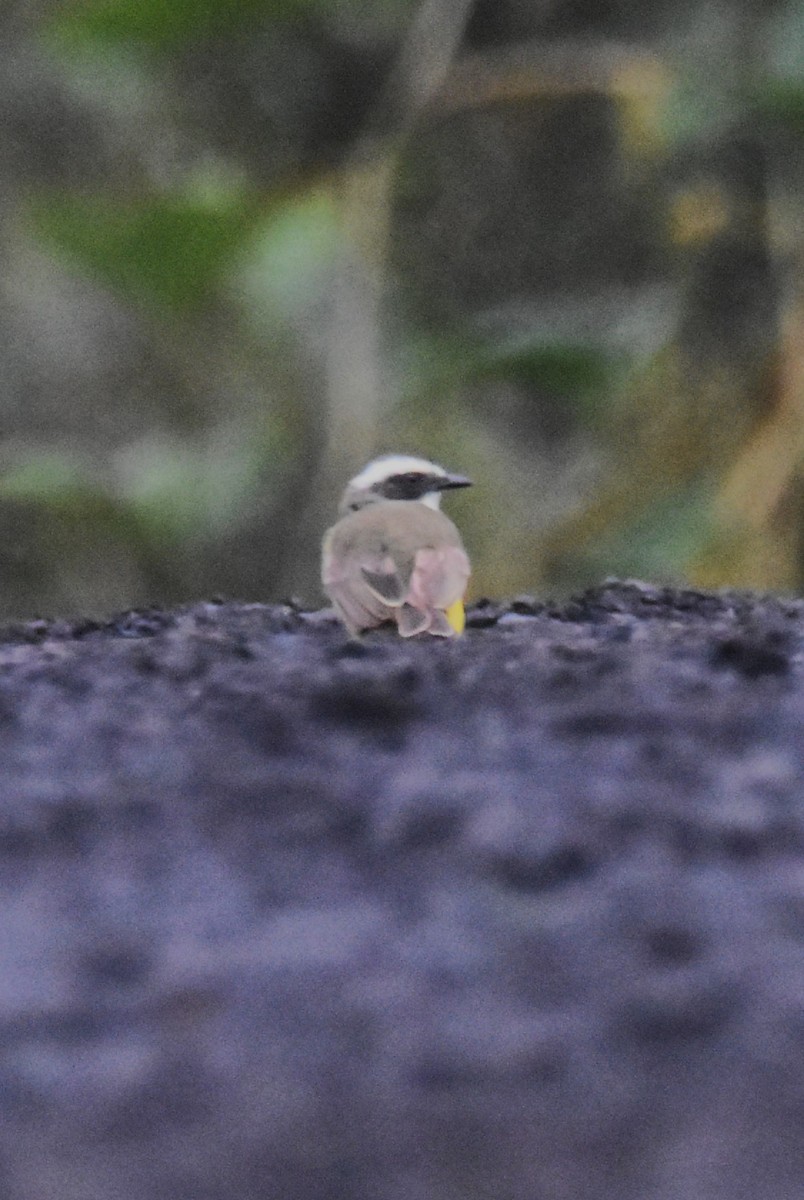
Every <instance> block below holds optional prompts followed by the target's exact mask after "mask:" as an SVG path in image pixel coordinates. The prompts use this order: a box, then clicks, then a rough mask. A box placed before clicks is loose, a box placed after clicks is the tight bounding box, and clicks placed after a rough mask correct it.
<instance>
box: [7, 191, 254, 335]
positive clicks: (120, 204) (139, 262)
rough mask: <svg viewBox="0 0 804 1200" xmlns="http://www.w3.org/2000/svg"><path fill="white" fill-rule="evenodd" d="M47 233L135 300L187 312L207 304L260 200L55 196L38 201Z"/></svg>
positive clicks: (40, 224)
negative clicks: (213, 200) (130, 198)
mask: <svg viewBox="0 0 804 1200" xmlns="http://www.w3.org/2000/svg"><path fill="white" fill-rule="evenodd" d="M30 212H31V216H32V219H33V222H34V226H35V228H36V230H37V232H38V233H39V234H40V236H41V237H42V238H43V239H45V240H46V241H47V242H49V243H50V244H51V245H52V246H53V247H54V248H55V249H56V250H57V251H58V252H59V253H61V254H63V255H64V256H66V257H68V258H69V259H71V260H72V261H73V262H74V263H75V264H76V265H77V266H78V267H80V268H81V269H82V270H84V271H86V272H88V273H89V274H91V275H92V276H94V278H96V279H97V280H99V281H100V282H101V283H104V284H107V285H109V286H110V287H113V288H115V289H117V290H118V291H119V292H120V294H121V295H122V296H124V297H126V299H128V300H130V301H131V302H132V303H134V304H143V305H145V306H146V307H148V308H155V309H157V310H159V309H165V310H167V311H169V312H173V313H178V314H181V313H187V312H190V311H192V310H193V309H197V308H199V307H200V306H202V305H203V304H204V303H206V302H208V300H209V298H210V296H211V295H212V293H213V292H214V290H215V289H216V288H218V287H219V286H220V284H221V282H222V280H223V279H224V278H225V277H226V275H227V272H228V271H229V269H230V264H231V260H232V257H233V256H234V255H235V254H236V253H237V252H238V251H239V250H241V249H242V247H243V245H244V243H245V241H246V239H247V238H248V237H249V236H250V234H251V233H252V231H253V229H254V226H255V223H256V221H257V218H258V208H257V205H256V204H255V202H254V201H253V200H249V199H248V198H244V197H241V196H231V197H225V198H223V199H221V200H219V201H218V202H217V203H215V204H214V205H213V204H210V203H208V202H204V201H198V200H195V199H193V198H186V199H185V198H182V197H179V196H158V195H157V196H149V197H146V198H142V199H138V200H136V201H131V200H128V199H123V200H116V199H112V198H108V197H105V196H101V197H84V196H69V195H61V196H53V195H50V196H48V197H47V198H44V199H40V200H39V202H38V203H36V204H32V206H31V209H30Z"/></svg>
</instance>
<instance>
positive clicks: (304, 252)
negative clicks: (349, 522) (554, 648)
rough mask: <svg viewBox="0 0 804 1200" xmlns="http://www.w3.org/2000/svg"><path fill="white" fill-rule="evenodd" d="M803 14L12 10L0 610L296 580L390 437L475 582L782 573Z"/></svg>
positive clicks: (799, 562) (745, 2)
mask: <svg viewBox="0 0 804 1200" xmlns="http://www.w3.org/2000/svg"><path fill="white" fill-rule="evenodd" d="M802 145H804V3H802V2H801V0H790V2H788V3H785V2H782V0H776V2H766V3H764V4H761V5H760V4H757V3H755V0H741V2H740V0H732V2H725V0H724V2H721V3H692V2H690V0H654V2H653V3H651V4H650V5H634V4H628V3H625V2H624V0H607V2H606V3H602V2H600V0H475V2H474V3H472V2H470V0H416V2H415V3H414V2H413V0H373V2H372V3H367V2H366V0H173V2H172V3H170V4H165V3H164V0H71V2H67V3H65V2H63V0H60V2H56V0H18V2H16V3H14V2H13V0H12V3H10V4H5V5H3V7H2V10H0V615H5V616H30V615H34V614H37V613H42V614H48V613H77V612H83V613H86V614H93V613H99V612H100V613H102V612H105V611H108V610H110V609H115V608H122V607H126V606H129V605H136V604H143V603H145V602H148V601H151V600H153V601H159V602H161V603H165V604H172V603H176V602H179V601H182V600H187V599H190V598H194V597H199V596H209V595H213V594H216V593H223V594H226V595H234V596H240V597H243V598H246V599H255V598H281V597H283V596H289V595H298V596H300V597H301V598H302V599H304V600H305V601H307V602H309V603H312V604H314V603H317V602H318V600H319V597H320V592H319V587H318V581H317V557H318V541H319V536H320V532H321V530H322V528H323V527H324V526H325V525H326V524H327V522H328V520H329V518H330V516H331V513H332V510H333V506H334V503H335V500H336V497H337V494H338V491H339V489H340V487H341V485H342V483H343V481H344V479H345V477H347V476H348V475H349V474H350V473H351V472H353V471H354V470H356V469H357V468H359V467H360V465H362V462H363V461H364V460H365V459H366V458H368V457H370V456H371V455H373V454H374V453H376V452H380V451H383V450H387V449H402V450H413V451H419V452H423V453H425V454H427V455H429V456H432V457H435V458H437V459H440V460H443V461H445V462H446V463H447V464H448V465H449V466H451V467H453V468H455V469H458V470H462V471H465V472H466V473H468V474H470V475H472V476H473V477H474V478H475V480H476V482H477V485H478V486H477V487H476V489H474V491H472V492H470V493H467V494H466V495H465V496H461V497H456V498H455V501H454V503H453V502H452V500H451V501H450V510H451V512H452V513H453V515H455V516H456V518H457V519H458V521H459V523H460V525H461V527H462V529H463V530H464V531H465V535H466V540H467V543H468V545H469V548H470V550H471V553H472V556H473V560H474V563H475V577H474V582H473V593H474V595H475V596H478V595H481V594H484V593H485V594H506V593H507V594H512V593H516V592H519V591H523V590H530V591H537V592H551V593H556V592H561V591H563V590H565V589H568V588H574V587H577V586H579V585H581V584H585V583H587V582H589V581H592V580H595V579H599V578H600V577H601V576H602V575H605V574H608V573H614V572H616V573H619V574H636V575H642V576H650V577H653V578H656V579H660V580H661V579H665V580H684V579H686V580H689V581H691V582H693V583H696V584H706V585H720V584H726V583H729V584H740V585H749V586H756V587H761V588H765V587H767V588H774V589H783V590H784V589H796V588H799V587H801V585H802V575H803V574H804V554H803V553H802V540H801V530H802V527H803V526H802V504H803V500H804V497H803V496H802V483H801V463H802V454H803V452H804V301H803V300H802V286H801V263H802V242H803V241H804V225H803V224H802V219H801V212H802V204H801V198H802V190H803V188H802V184H803V183H804V155H802Z"/></svg>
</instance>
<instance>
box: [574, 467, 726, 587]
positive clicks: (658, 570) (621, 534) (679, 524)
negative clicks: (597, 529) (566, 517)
mask: <svg viewBox="0 0 804 1200" xmlns="http://www.w3.org/2000/svg"><path fill="white" fill-rule="evenodd" d="M711 506H712V492H711V489H709V488H708V487H705V486H691V487H690V488H689V489H687V490H685V491H682V492H675V493H674V494H672V495H670V496H663V497H662V498H661V499H660V500H659V501H658V502H657V503H655V504H653V505H651V506H650V507H649V508H646V509H645V510H643V511H642V512H641V513H640V514H639V517H638V518H637V520H635V521H633V522H631V523H628V524H626V525H622V526H618V527H616V528H613V529H611V530H610V531H608V532H607V533H605V534H604V535H603V536H602V537H601V539H600V541H599V543H598V544H596V545H595V546H594V547H587V548H586V555H587V556H588V558H589V560H592V561H591V562H590V565H591V566H592V568H593V570H594V571H595V572H596V573H600V572H602V573H604V574H606V573H608V574H611V573H614V574H617V575H639V576H647V577H651V578H655V579H665V580H668V579H679V578H683V576H684V574H685V568H686V567H687V564H688V563H689V562H690V561H691V560H692V559H694V558H695V557H696V556H697V555H698V554H699V553H700V551H701V549H702V547H703V546H704V545H706V543H707V541H708V539H709V538H710V537H711V533H712V507H711Z"/></svg>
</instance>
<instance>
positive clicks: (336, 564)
mask: <svg viewBox="0 0 804 1200" xmlns="http://www.w3.org/2000/svg"><path fill="white" fill-rule="evenodd" d="M389 561H390V560H387V561H386V560H380V561H378V560H377V558H376V557H371V559H370V565H369V563H366V564H365V566H366V569H368V571H369V577H371V576H372V575H374V574H376V575H380V574H387V571H384V570H383V568H387V566H388V562H389ZM392 565H393V564H392ZM372 568H374V571H372ZM377 568H379V570H377ZM321 580H322V582H323V584H324V588H325V590H326V592H327V595H328V596H329V598H330V600H331V601H332V603H333V604H334V606H335V609H336V611H337V613H338V615H339V616H340V618H341V620H342V621H343V623H344V625H346V626H347V628H348V629H349V630H350V631H351V632H352V633H359V632H360V631H361V629H373V628H374V626H375V625H381V624H382V623H383V621H391V620H393V616H394V612H393V609H392V608H391V607H390V606H389V604H388V602H387V601H386V600H385V599H383V597H382V596H381V595H380V594H379V592H378V591H377V590H376V589H375V588H372V587H371V585H370V583H369V581H368V579H366V577H365V575H364V563H363V562H362V561H361V559H360V558H358V557H357V556H356V555H354V554H349V555H345V556H343V557H342V558H340V559H337V558H336V557H335V556H334V555H333V554H332V552H331V550H330V549H329V547H326V548H325V550H324V558H323V564H322V570H321ZM400 603H401V601H400Z"/></svg>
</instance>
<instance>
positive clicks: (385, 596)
mask: <svg viewBox="0 0 804 1200" xmlns="http://www.w3.org/2000/svg"><path fill="white" fill-rule="evenodd" d="M470 485H471V480H470V479H465V478H464V476H463V475H451V474H449V473H448V472H447V471H445V470H444V468H443V467H439V466H436V464H435V463H432V462H428V461H427V459H424V458H415V457H413V456H411V455H406V454H388V455H384V456H383V457H382V458H375V459H374V460H373V461H372V462H370V463H369V464H368V466H366V467H364V468H363V470H362V471H361V472H360V474H359V475H355V477H354V479H352V480H351V481H350V482H349V483H348V484H347V487H346V490H345V491H344V493H343V496H342V497H341V503H340V506H339V509H338V512H339V514H340V520H339V521H338V522H337V523H336V524H335V525H333V526H332V528H331V529H328V530H327V532H326V534H325V535H324V543H323V548H322V563H321V579H322V582H323V584H324V590H325V591H326V593H327V595H328V596H329V598H330V600H331V601H332V603H333V604H334V606H335V611H336V612H337V614H338V616H339V617H340V619H341V620H342V621H343V623H344V625H345V626H346V628H347V629H348V630H349V632H350V633H351V634H352V635H353V636H355V635H357V634H359V633H362V632H363V631H364V630H366V629H373V628H374V627H375V626H377V625H382V624H383V623H384V622H386V621H393V622H395V624H396V627H397V630H398V632H399V633H400V635H401V636H402V637H413V636H415V635H416V634H418V633H431V634H434V635H435V636H437V637H455V636H456V635H457V634H459V633H462V632H463V628H464V624H465V617H464V609H463V597H464V594H465V592H466V582H467V580H468V578H469V573H470V567H469V559H468V557H467V555H466V551H465V550H464V547H463V542H462V541H461V535H460V534H459V533H458V530H457V529H456V528H455V526H454V525H453V523H452V521H450V519H449V517H446V516H444V514H443V513H442V512H441V511H440V506H441V493H442V492H445V491H447V490H448V489H450V488H463V487H469V486H470Z"/></svg>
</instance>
